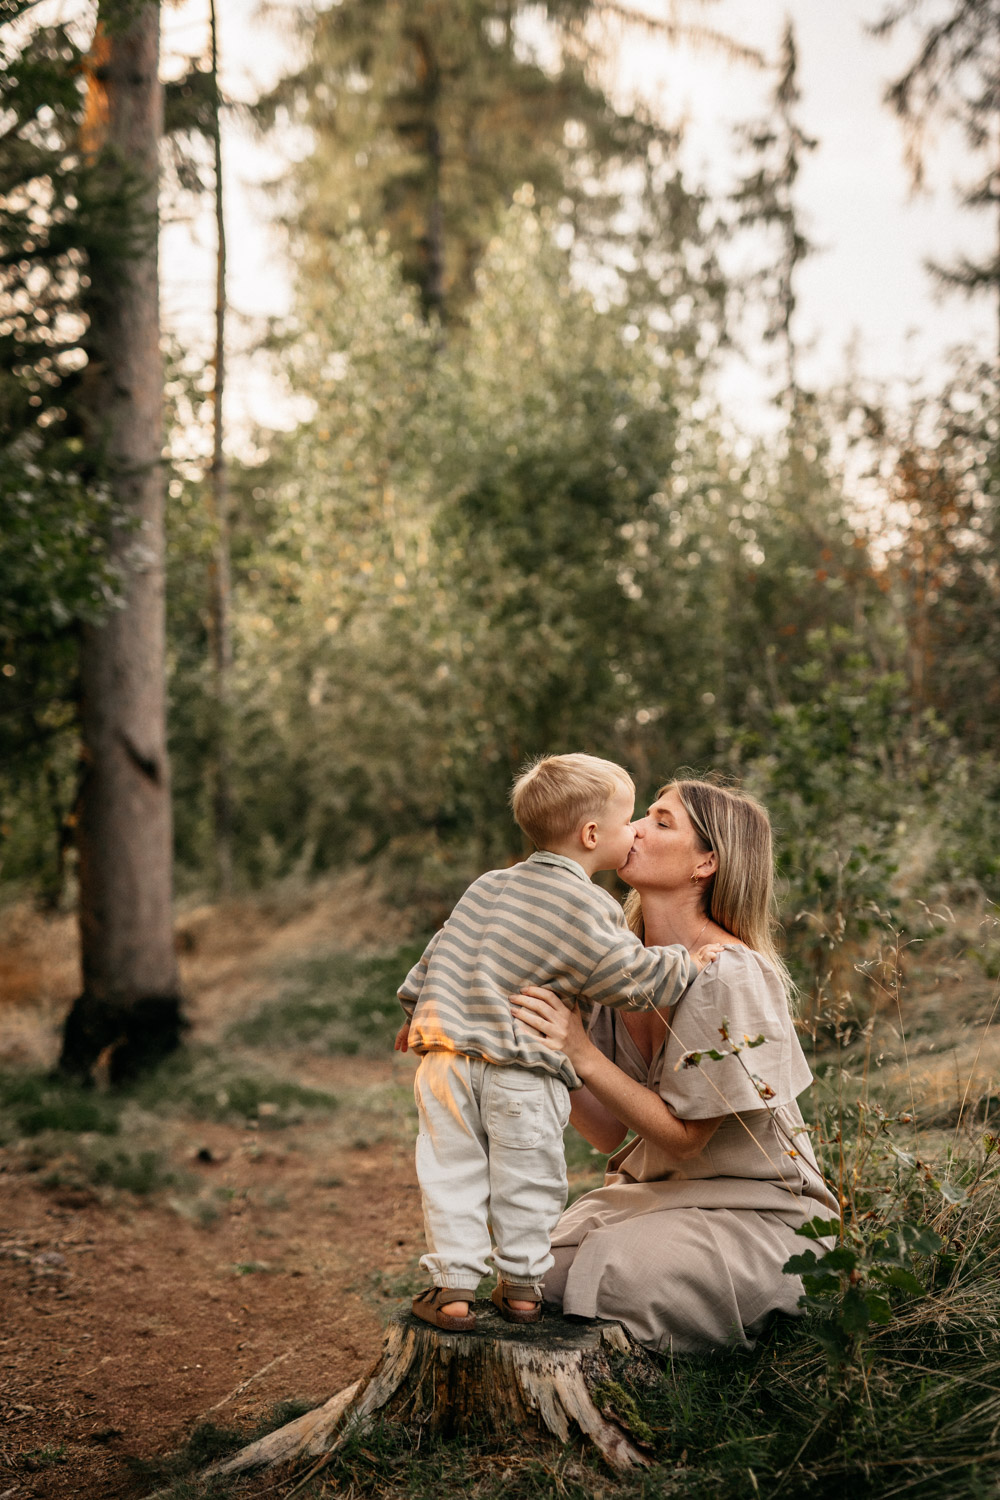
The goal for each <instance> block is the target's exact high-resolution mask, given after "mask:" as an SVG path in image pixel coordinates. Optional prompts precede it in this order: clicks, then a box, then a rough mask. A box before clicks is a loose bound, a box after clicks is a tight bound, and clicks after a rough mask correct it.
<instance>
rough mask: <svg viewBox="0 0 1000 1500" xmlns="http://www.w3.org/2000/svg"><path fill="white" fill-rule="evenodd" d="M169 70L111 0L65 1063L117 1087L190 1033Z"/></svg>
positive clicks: (151, 26)
mask: <svg viewBox="0 0 1000 1500" xmlns="http://www.w3.org/2000/svg"><path fill="white" fill-rule="evenodd" d="M158 63H159V5H158V3H156V0H139V3H136V0H102V3H101V4H100V6H99V8H98V13H97V26H96V31H95V34H94V40H93V44H92V46H91V49H90V52H89V54H88V56H87V58H86V60H85V64H84V72H85V77H86V81H87V98H86V109H85V112H84V118H83V123H82V129H81V146H82V151H83V154H84V156H85V158H86V159H88V160H89V161H90V162H91V163H92V164H93V167H94V170H95V172H96V173H97V174H98V176H99V178H100V179H101V180H104V181H106V182H107V184H108V185H109V190H110V191H115V192H122V191H126V192H127V193H128V195H129V198H130V200H131V202H132V204H133V223H134V226H135V233H134V236H133V240H132V243H131V244H130V246H129V253H128V255H127V256H119V257H118V259H117V260H116V261H115V262H114V263H113V266H112V267H110V268H108V270H109V272H110V271H113V274H107V275H104V276H102V277H100V278H98V277H95V276H93V275H92V276H91V277H90V278H89V282H88V286H87V288H86V295H85V297H84V299H83V306H84V310H85V313H86V316H87V319H88V323H89V329H88V336H87V344H88V356H89V358H88V370H87V387H86V393H85V399H84V402H83V411H84V415H85V418H86V421H87V425H88V433H89V441H90V443H91V446H92V447H93V448H94V450H95V451H96V452H98V453H99V455H100V458H101V463H102V465H103V468H104V471H105V473H106V476H107V483H108V485H109V488H110V490H111V493H112V495H113V497H114V502H115V508H116V514H115V518H114V524H113V526H112V529H111V534H110V555H111V558H112V559H113V561H114V563H115V565H116V568H117V570H118V572H119V574H120V577H121V607H120V608H118V609H116V610H113V611H111V612H110V613H109V614H108V615H107V617H106V618H105V619H104V620H102V621H101V622H99V623H98V624H94V625H88V626H85V628H84V631H83V638H82V645H81V655H80V680H81V709H80V726H81V737H82V745H83V752H82V753H83V758H84V765H85V775H84V778H83V783H82V786H81V789H80V799H79V816H78V850H79V861H80V908H79V910H80V937H81V957H82V968H83V992H82V994H81V995H80V996H79V997H78V998H77V1000H76V1001H75V1002H74V1004H73V1007H72V1010H71V1011H70V1013H69V1016H68V1017H67V1020H66V1024H65V1028H64V1032H63V1047H62V1055H61V1058H60V1064H61V1066H62V1068H63V1069H64V1070H65V1071H67V1072H69V1073H73V1074H78V1075H82V1076H84V1077H86V1076H88V1075H89V1073H90V1071H91V1069H92V1068H93V1065H94V1063H95V1062H96V1060H97V1058H98V1056H99V1055H100V1053H101V1052H102V1051H104V1050H105V1049H106V1048H109V1047H111V1048H112V1049H113V1052H112V1062H111V1071H112V1077H113V1078H115V1079H122V1078H124V1077H127V1076H128V1075H129V1074H131V1073H133V1072H135V1071H137V1070H138V1069H139V1068H141V1067H142V1066H144V1065H148V1064H150V1063H151V1062H154V1061H156V1060H158V1059H159V1058H160V1057H162V1056H163V1055H164V1054H165V1053H167V1052H169V1051H170V1050H171V1049H172V1048H174V1047H176V1046H177V1044H178V1042H179V1039H180V1033H181V1026H182V1022H181V1014H180V1001H179V996H178V980H177V966H176V959H175V955H174V942H173V926H172V911H171V887H172V819H171V806H170V773H169V764H168V759H167V747H166V723H165V694H164V648H165V641H164V634H165V631H164V598H163V564H164V559H163V547H164V534H163V504H164V495H163V488H164V487H163V471H162V440H163V439H162V385H163V377H162V366H161V357H160V347H159V295H158V281H157V228H158V213H157V193H158V183H159V150H160V142H161V138H162V123H163V103H162V92H161V87H160V82H159V77H158Z"/></svg>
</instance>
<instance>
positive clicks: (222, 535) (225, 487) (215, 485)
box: [209, 0, 233, 896]
mask: <svg viewBox="0 0 1000 1500" xmlns="http://www.w3.org/2000/svg"><path fill="white" fill-rule="evenodd" d="M209 21H210V27H211V42H212V145H213V155H214V161H215V231H216V261H215V267H216V275H215V384H214V389H213V408H214V409H213V414H212V422H213V432H212V485H211V489H212V509H213V512H214V518H215V556H214V558H213V564H212V625H213V631H212V634H213V656H214V660H213V666H214V671H215V709H216V722H215V735H216V739H215V785H214V795H213V822H214V831H215V862H216V876H217V880H218V886H219V892H220V894H221V895H223V896H228V895H229V894H230V893H231V891H232V887H233V849H232V822H233V819H232V793H231V791H230V775H229V734H230V724H229V706H230V677H231V674H232V665H233V647H232V629H231V626H230V609H229V596H230V576H231V569H230V561H229V483H228V479H229V476H228V473H227V469H226V455H225V450H224V448H223V440H224V437H225V426H224V422H223V417H224V412H223V398H224V395H225V389H226V224H225V217H224V214H223V207H224V204H223V196H222V108H221V99H220V95H219V28H218V18H217V15H216V8H215V0H210V3H209Z"/></svg>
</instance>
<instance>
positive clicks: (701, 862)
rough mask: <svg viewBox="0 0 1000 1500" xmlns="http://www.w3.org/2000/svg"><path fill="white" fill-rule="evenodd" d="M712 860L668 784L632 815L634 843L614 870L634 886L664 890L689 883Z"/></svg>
mask: <svg viewBox="0 0 1000 1500" xmlns="http://www.w3.org/2000/svg"><path fill="white" fill-rule="evenodd" d="M706 861H707V862H708V866H709V867H708V868H705V865H706ZM714 864H715V861H714V858H713V857H712V856H711V855H709V854H707V853H706V851H705V849H704V848H703V846H702V843H701V840H700V839H699V837H698V835H697V834H696V833H695V830H694V825H693V824H692V822H691V819H690V818H689V817H688V814H687V809H686V808H685V806H684V803H683V802H682V801H681V798H680V793H679V792H678V791H677V789H676V787H668V788H667V790H666V791H665V792H664V793H663V794H662V796H659V797H657V799H656V801H655V802H654V803H653V805H652V807H651V808H650V809H649V811H648V813H647V814H646V816H645V817H644V818H637V819H636V822H635V843H634V844H633V845H632V852H631V854H630V855H629V857H628V859H627V860H626V861H625V863H624V864H623V865H620V866H619V869H618V874H619V875H620V876H621V878H622V880H624V881H625V883H626V884H627V885H630V886H632V887H633V889H634V890H637V891H642V890H665V891H666V890H675V889H677V888H679V887H682V886H690V885H691V876H692V875H695V874H698V875H707V874H709V873H710V871H711V869H712V868H714Z"/></svg>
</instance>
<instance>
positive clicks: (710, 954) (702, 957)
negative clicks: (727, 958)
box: [691, 943, 732, 974]
mask: <svg viewBox="0 0 1000 1500" xmlns="http://www.w3.org/2000/svg"><path fill="white" fill-rule="evenodd" d="M731 946H732V945H731V944H730V943H706V944H705V946H704V947H703V948H695V950H694V952H693V953H692V954H691V962H692V963H693V964H694V966H695V969H696V970H697V972H698V973H699V974H700V973H701V971H702V969H707V968H708V966H709V964H710V963H712V962H713V961H714V960H715V959H717V958H718V956H719V954H720V953H722V952H723V951H724V950H725V949H726V948H729V947H731Z"/></svg>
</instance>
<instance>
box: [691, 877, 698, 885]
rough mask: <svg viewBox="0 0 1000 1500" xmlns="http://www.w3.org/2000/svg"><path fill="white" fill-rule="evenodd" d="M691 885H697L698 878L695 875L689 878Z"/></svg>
mask: <svg viewBox="0 0 1000 1500" xmlns="http://www.w3.org/2000/svg"><path fill="white" fill-rule="evenodd" d="M691 884H692V885H697V884H698V877H697V875H692V876H691Z"/></svg>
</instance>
